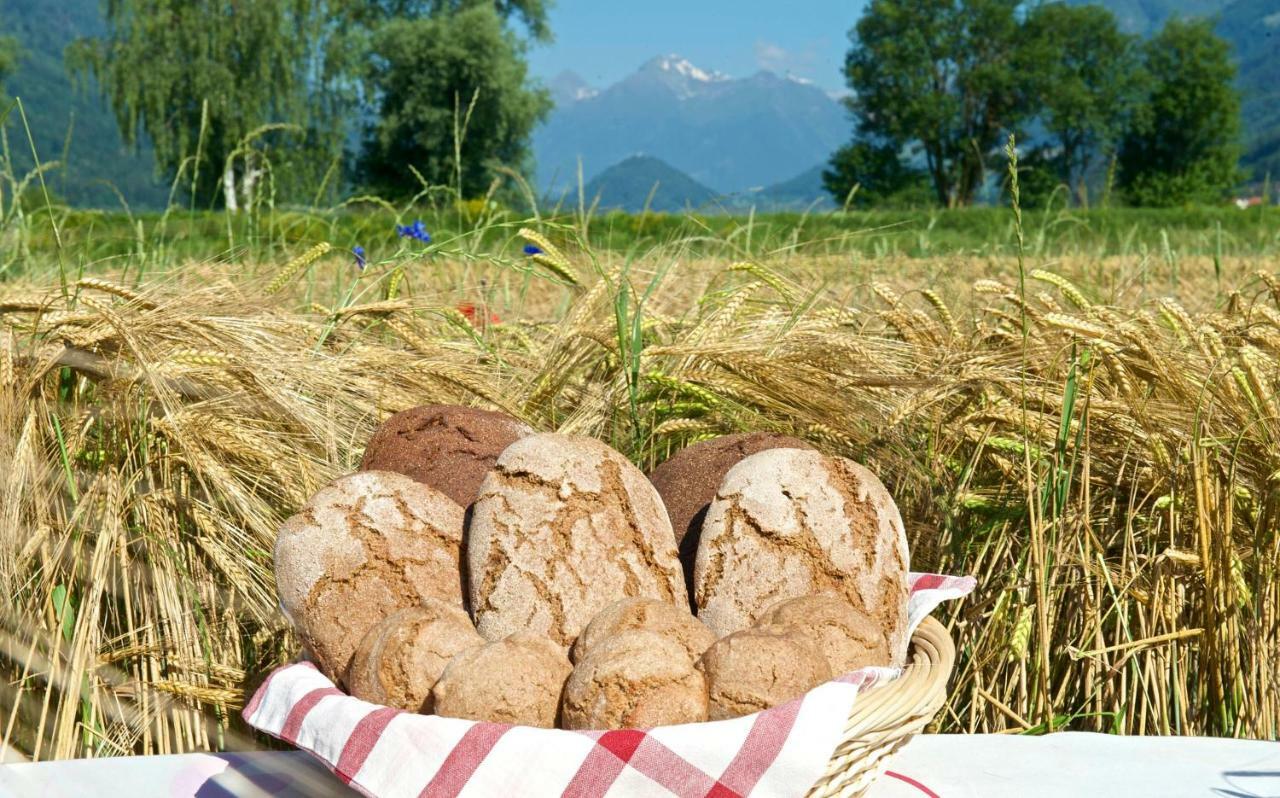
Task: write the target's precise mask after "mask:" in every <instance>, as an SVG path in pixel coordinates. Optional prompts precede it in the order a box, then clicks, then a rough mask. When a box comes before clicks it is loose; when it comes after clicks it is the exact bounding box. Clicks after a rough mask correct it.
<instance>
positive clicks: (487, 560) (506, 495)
mask: <svg viewBox="0 0 1280 798" xmlns="http://www.w3.org/2000/svg"><path fill="white" fill-rule="evenodd" d="M468 534H469V538H468V543H467V552H466V558H467V564H468V567H469V575H470V577H469V583H470V584H469V589H470V598H471V608H472V611H473V613H474V615H475V619H476V628H477V629H479V630H480V634H481V635H483V636H484V637H485V638H486V639H489V640H496V639H499V638H502V637H505V636H506V635H509V634H512V633H513V632H516V631H529V632H535V633H538V634H543V635H547V636H548V637H550V638H551V639H552V640H554V641H555V642H556V643H557V644H559V645H560V646H562V647H564V648H565V649H567V648H568V647H569V646H570V645H572V644H573V641H574V639H575V638H576V637H577V636H578V634H579V632H581V631H582V629H583V628H584V627H585V626H586V625H587V623H588V622H590V620H591V619H592V617H594V616H595V615H596V613H597V612H599V611H600V610H602V609H604V608H605V607H607V606H608V605H610V604H612V603H613V602H615V601H617V600H618V599H620V598H624V597H627V596H647V597H650V598H655V599H658V600H660V601H665V602H668V603H671V604H675V605H678V606H685V603H686V602H687V600H688V599H687V597H686V594H685V586H684V578H683V576H682V575H681V572H680V564H679V562H678V561H677V559H676V550H675V540H674V538H673V537H672V534H671V525H670V522H668V520H667V513H666V510H665V509H664V508H663V506H662V502H661V500H660V499H659V498H658V494H657V492H656V491H655V490H654V489H653V486H652V485H650V484H649V481H648V480H646V479H645V477H644V475H643V474H641V473H640V471H639V470H637V469H636V468H635V466H633V465H632V464H631V463H630V462H628V461H627V459H626V458H624V457H623V456H622V455H621V454H619V453H618V452H616V451H614V450H613V449H611V448H609V447H608V446H606V445H604V444H603V443H600V442H599V441H596V440H593V439H590V438H580V437H573V436H568V435H557V434H542V435H530V436H528V437H525V438H521V439H520V440H518V441H516V442H515V443H513V444H511V445H510V446H509V447H507V449H506V450H505V451H503V453H502V454H501V455H500V456H499V457H498V461H497V463H496V464H495V466H494V468H493V470H492V471H490V472H489V474H488V476H486V477H485V479H484V482H483V484H482V485H481V487H480V495H479V498H478V499H477V500H476V503H475V505H474V507H473V510H472V517H471V524H470V527H469V531H468Z"/></svg>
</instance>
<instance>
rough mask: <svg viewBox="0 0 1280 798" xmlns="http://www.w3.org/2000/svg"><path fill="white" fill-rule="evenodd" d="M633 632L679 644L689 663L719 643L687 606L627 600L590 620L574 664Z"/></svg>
mask: <svg viewBox="0 0 1280 798" xmlns="http://www.w3.org/2000/svg"><path fill="white" fill-rule="evenodd" d="M632 630H643V631H646V632H654V633H656V634H659V635H661V636H662V637H665V638H667V639H669V640H671V641H673V642H675V643H677V644H678V645H679V646H680V648H681V649H683V650H684V652H685V654H686V655H687V656H688V657H689V661H690V662H693V661H694V660H696V659H697V658H698V657H700V656H702V652H704V651H706V650H707V648H708V647H709V646H710V645H711V644H712V643H714V642H715V641H716V636H715V635H714V634H712V633H711V630H710V629H708V628H707V626H706V624H704V623H703V622H702V621H699V620H698V619H697V618H695V617H693V615H692V613H690V612H689V610H687V609H686V608H684V607H679V606H676V605H675V604H671V603H668V602H665V601H658V600H657V599H651V598H625V599H621V600H619V601H615V602H614V603H612V604H610V605H609V606H607V607H605V608H604V609H603V610H601V611H600V612H599V613H598V614H597V615H596V616H595V617H594V618H592V619H591V623H589V624H587V628H585V629H583V630H582V634H580V635H578V640H577V642H576V643H574V644H573V661H574V662H581V661H582V660H583V658H584V657H586V656H587V655H588V654H590V653H591V651H592V650H593V649H594V648H595V647H596V646H597V645H600V644H601V643H602V642H604V641H606V640H609V639H611V638H613V637H614V636H616V635H618V634H620V633H622V632H628V631H632Z"/></svg>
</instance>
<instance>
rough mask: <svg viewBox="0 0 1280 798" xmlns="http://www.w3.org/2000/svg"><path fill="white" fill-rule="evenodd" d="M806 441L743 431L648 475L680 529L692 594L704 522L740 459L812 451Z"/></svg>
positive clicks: (692, 449) (684, 452)
mask: <svg viewBox="0 0 1280 798" xmlns="http://www.w3.org/2000/svg"><path fill="white" fill-rule="evenodd" d="M811 448H813V447H812V446H810V445H809V444H808V443H807V442H805V441H802V440H800V439H799V438H792V437H791V436H789V435H779V434H778V433H776V432H740V433H736V434H733V435H723V436H721V437H719V438H712V439H711V440H709V441H702V442H701V443H695V444H694V445H692V446H688V447H685V448H684V449H681V450H680V451H678V452H676V453H675V454H673V455H671V457H670V458H668V459H667V460H666V461H665V462H664V463H662V464H661V465H659V466H658V467H657V468H655V469H653V471H651V472H649V481H650V482H652V483H653V486H654V487H655V488H657V489H658V495H659V496H661V497H662V503H663V504H664V505H666V508H667V515H669V516H670V517H671V528H672V530H674V531H675V535H676V543H677V547H678V549H679V553H680V562H681V563H683V564H684V568H685V574H686V577H687V578H688V580H689V581H688V585H687V587H688V590H689V593H690V595H692V593H693V583H692V578H693V563H694V559H695V558H696V557H697V554H698V539H699V537H700V536H701V531H702V520H703V517H704V516H705V515H706V513H707V505H709V504H710V503H711V500H712V499H714V498H715V497H716V489H717V488H719V487H720V483H721V482H723V481H724V476H725V474H727V473H729V469H730V468H733V467H734V466H735V465H737V464H738V463H739V462H740V461H741V460H743V459H744V458H746V457H750V456H751V455H753V454H755V453H756V452H763V451H765V450H766V449H811Z"/></svg>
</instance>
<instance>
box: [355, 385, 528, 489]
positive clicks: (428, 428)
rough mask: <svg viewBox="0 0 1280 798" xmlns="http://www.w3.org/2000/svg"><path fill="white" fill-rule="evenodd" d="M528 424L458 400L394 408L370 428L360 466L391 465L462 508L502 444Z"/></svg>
mask: <svg viewBox="0 0 1280 798" xmlns="http://www.w3.org/2000/svg"><path fill="white" fill-rule="evenodd" d="M532 434H533V430H532V429H531V428H529V426H528V425H526V424H524V423H523V422H521V421H518V420H516V419H514V418H512V417H511V416H508V415H507V414H505V413H498V412H495V411H492V410H481V409H479V408H474V407H461V406H459V405H423V406H421V407H411V408H409V409H408V410H402V411H401V412H399V413H396V414H394V415H392V416H390V417H389V418H387V420H386V421H383V422H382V424H381V425H379V427H378V428H377V429H376V430H375V431H374V433H373V437H372V438H370V439H369V443H368V445H367V446H366V447H365V450H364V457H363V458H362V459H361V460H360V470H361V471H394V472H396V473H398V474H404V475H405V476H407V477H409V478H411V479H414V480H416V481H418V482H421V483H423V484H424V485H427V486H429V487H432V488H435V489H436V490H438V491H440V492H441V493H443V494H444V495H446V496H448V497H449V498H451V499H453V500H454V501H455V502H457V503H458V504H460V505H462V506H463V507H464V508H466V507H469V506H471V503H472V502H474V501H475V499H476V492H477V491H478V490H479V489H480V483H481V482H483V481H484V476H485V474H487V473H489V469H490V468H493V464H494V462H495V461H496V460H497V459H498V455H499V454H501V453H502V450H503V449H505V448H507V447H508V446H510V445H511V444H512V443H514V442H515V441H516V440H518V439H520V438H523V437H524V436H526V435H532Z"/></svg>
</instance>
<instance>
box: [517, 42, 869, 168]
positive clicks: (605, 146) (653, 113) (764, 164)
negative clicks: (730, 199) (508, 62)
mask: <svg viewBox="0 0 1280 798" xmlns="http://www.w3.org/2000/svg"><path fill="white" fill-rule="evenodd" d="M555 83H556V93H557V96H558V97H559V98H560V104H559V105H558V107H557V108H556V110H555V111H554V112H553V113H552V115H551V118H550V119H549V120H548V121H547V123H546V124H545V125H543V126H542V127H540V128H539V129H538V130H537V131H536V132H535V133H534V156H535V159H536V162H537V168H538V184H539V186H541V187H542V189H543V190H544V191H547V192H548V193H551V194H560V193H562V192H563V191H565V190H572V187H573V186H574V184H575V182H576V180H577V169H578V162H579V159H581V162H582V166H583V173H584V174H585V176H586V177H587V178H588V179H590V178H592V177H593V176H595V175H596V174H599V173H600V172H601V171H602V170H604V169H606V168H607V167H609V166H610V165H611V164H616V163H618V162H619V161H621V160H622V159H624V158H626V157H628V156H630V155H632V154H634V153H638V152H642V153H646V154H649V155H652V156H654V157H655V158H660V159H661V160H663V161H666V162H667V163H668V164H670V165H671V166H673V167H675V168H676V169H679V170H680V171H683V172H685V173H686V174H688V175H689V176H690V177H692V178H693V179H694V180H696V181H698V182H699V183H702V184H703V185H705V186H709V187H711V188H712V189H714V190H716V191H719V192H722V193H733V192H742V191H747V190H751V189H759V188H760V187H762V186H766V185H770V184H772V183H776V182H778V181H781V180H786V179H789V178H791V177H792V176H794V175H796V174H798V173H799V172H800V171H802V170H804V169H807V168H809V167H810V166H812V165H813V164H814V163H817V162H819V161H822V160H825V159H826V158H827V157H829V156H830V154H831V153H832V152H834V151H835V149H836V148H837V147H839V146H840V145H841V144H843V143H844V142H845V140H847V139H848V137H849V132H850V130H851V129H852V127H851V124H850V122H849V120H848V117H847V116H846V114H845V111H844V109H843V108H842V107H841V105H840V104H839V103H838V102H836V101H835V100H833V99H832V98H830V97H828V96H827V95H826V93H824V92H823V91H822V90H820V89H818V88H817V87H816V86H813V85H810V84H807V83H803V82H801V81H798V80H794V79H791V78H784V77H779V76H778V75H775V74H773V73H771V72H759V73H757V74H755V75H752V76H751V77H747V78H741V79H732V78H729V77H727V76H725V75H722V74H719V73H716V72H710V71H706V70H703V69H699V68H698V67H696V66H694V65H693V64H691V63H689V62H688V61H686V60H684V59H681V58H679V57H678V56H662V57H659V58H655V59H652V60H651V61H649V62H648V63H646V64H644V65H643V66H642V67H641V68H640V70H639V71H637V72H635V73H634V74H632V75H630V76H628V77H627V78H625V79H623V80H622V81H620V82H618V83H616V84H614V85H613V86H610V87H608V88H605V89H603V90H600V91H598V92H596V91H594V90H592V89H590V88H589V87H587V86H585V85H584V84H582V83H581V82H580V81H578V80H575V79H574V77H573V76H572V75H567V76H561V77H560V78H557V80H556V81H555ZM575 96H576V97H579V98H580V99H576V100H573V99H571V98H573V97H575Z"/></svg>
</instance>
